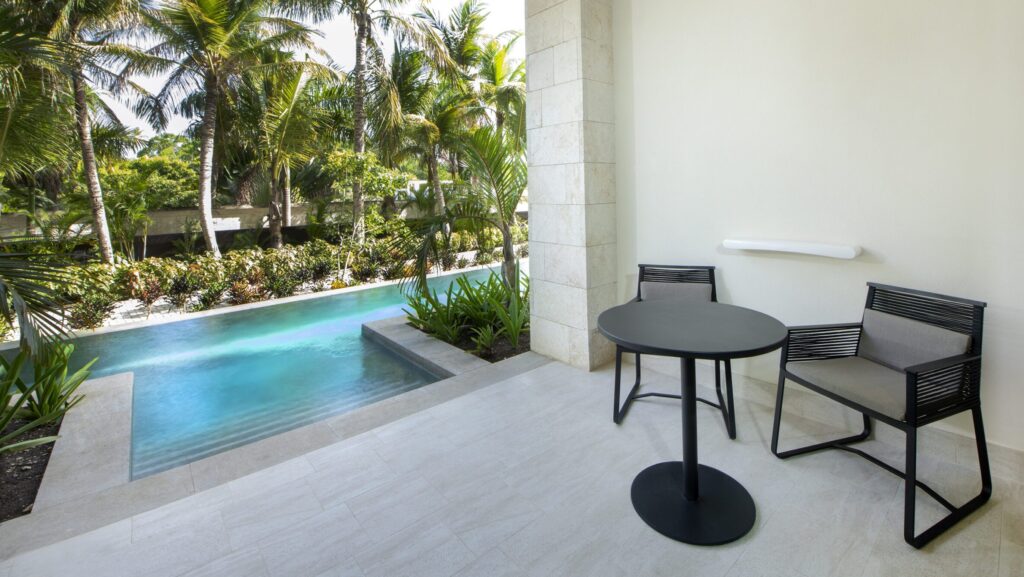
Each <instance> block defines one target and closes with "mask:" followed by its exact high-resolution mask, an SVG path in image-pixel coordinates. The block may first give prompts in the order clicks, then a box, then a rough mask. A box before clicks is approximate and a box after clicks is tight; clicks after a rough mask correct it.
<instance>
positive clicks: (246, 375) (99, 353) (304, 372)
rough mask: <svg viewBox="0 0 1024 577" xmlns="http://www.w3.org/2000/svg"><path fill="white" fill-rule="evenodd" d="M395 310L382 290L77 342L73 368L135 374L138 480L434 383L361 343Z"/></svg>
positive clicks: (443, 282) (389, 292) (397, 302)
mask: <svg viewBox="0 0 1024 577" xmlns="http://www.w3.org/2000/svg"><path fill="white" fill-rule="evenodd" d="M488 274H490V272H489V271H487V270H480V271H474V272H471V273H468V276H470V277H471V278H474V279H481V280H482V279H484V278H486V276H487V275H488ZM454 278H455V277H454V276H445V277H438V278H434V279H431V285H432V286H434V287H437V288H444V287H446V286H447V285H448V283H450V282H452V281H453V280H454ZM404 303H405V297H404V296H403V295H402V292H401V289H400V287H399V286H397V285H388V286H383V287H378V288H372V289H365V290H357V291H351V292H345V293H341V294H333V295H325V296H322V297H318V298H310V299H305V300H299V301H292V302H287V303H281V304H274V305H268V306H262V307H258V308H248V309H246V310H241V311H234V312H225V313H223V314H216V315H209V316H204V317H200V318H193V319H188V320H182V321H175V322H170V323H165V324H159V325H152V326H147V327H141V328H135V329H127V330H121V331H114V332H108V333H100V334H95V335H87V336H83V337H79V338H78V339H76V340H75V345H76V350H75V360H76V362H77V363H84V362H85V361H87V360H88V359H92V358H93V357H99V359H100V360H99V362H97V364H96V365H95V366H94V367H93V377H100V376H104V375H112V374H117V373H124V372H132V373H134V375H135V380H134V382H135V385H134V396H133V400H132V456H131V475H132V479H138V478H141V477H145V476H148V475H152V474H154V473H158V472H160V471H165V470H167V469H171V468H173V467H176V466H179V465H184V464H186V463H190V462H192V461H196V460H199V459H202V458H204V457H207V456H209V455H213V454H216V453H219V452H222V451H226V450H228V449H231V448H234V447H238V446H241V445H244V444H247V443H251V442H253V441H256V440H259V439H263V438H266V437H269V436H272V435H275V434H278V433H281V432H284V431H287V430H290V429H294V428H296V427H300V426H303V425H307V424H309V423H313V422H315V421H318V420H321V419H324V418H326V417H328V416H331V415H336V414H339V413H343V412H345V411H349V410H352V409H354V408H357V407H361V406H364V405H368V404H371V403H374V402H376V401H379V400H381V399H384V398H387V397H391V396H394V395H397V394H400V393H403V392H406V391H410V390H413V389H416V388H418V387H422V386H423V385H426V384H429V383H432V382H435V381H436V380H437V377H435V376H434V375H431V374H430V373H428V372H426V371H425V370H423V369H421V368H419V367H418V366H416V365H414V364H412V363H410V362H409V361H407V360H405V359H404V358H402V357H400V356H398V355H396V354H395V353H393V352H391V351H389V350H387V349H386V348H384V347H382V346H380V345H378V344H376V343H373V342H371V341H368V340H366V339H364V338H362V333H361V329H362V324H363V323H366V322H369V321H373V320H377V319H382V318H387V317H393V316H397V315H399V314H401V310H402V307H403V306H404Z"/></svg>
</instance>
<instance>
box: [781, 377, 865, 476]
mask: <svg viewBox="0 0 1024 577" xmlns="http://www.w3.org/2000/svg"><path fill="white" fill-rule="evenodd" d="M785 386H786V373H785V372H784V371H779V386H778V389H777V390H776V392H775V420H774V422H773V423H772V454H773V455H775V456H776V457H778V458H780V459H788V458H790V457H795V456H797V455H805V454H807V453H813V452H815V451H820V450H822V449H846V447H845V446H846V445H849V444H851V443H857V442H860V441H863V440H865V439H867V438H868V437H869V436H871V418H870V417H868V416H867V415H866V414H863V413H861V417H862V418H863V421H864V429H863V430H862V431H861V432H860V433H857V434H856V435H852V436H849V437H843V438H841V439H836V440H834V441H825V442H823V443H815V444H813V445H808V446H806V447H799V448H796V449H790V450H789V451H779V429H780V428H781V425H782V398H783V396H784V395H783V391H784V390H785ZM847 450H850V449H847Z"/></svg>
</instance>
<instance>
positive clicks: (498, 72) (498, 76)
mask: <svg viewBox="0 0 1024 577" xmlns="http://www.w3.org/2000/svg"><path fill="white" fill-rule="evenodd" d="M520 37H521V34H519V33H515V34H510V35H508V36H507V40H506V39H504V38H493V39H491V40H489V41H488V42H487V43H486V44H485V45H484V46H483V48H482V49H481V56H480V72H479V78H480V83H479V86H480V88H479V90H480V98H481V100H482V101H483V102H484V105H485V106H487V107H488V109H489V110H490V111H491V114H493V116H494V130H495V131H496V132H498V133H502V132H504V131H505V130H508V133H509V140H510V141H511V142H512V143H514V144H515V145H516V146H517V147H518V148H520V149H522V148H525V146H526V63H525V62H523V61H521V60H515V59H513V58H512V56H511V53H512V50H513V48H514V47H515V44H516V43H517V42H518V41H519V38H520Z"/></svg>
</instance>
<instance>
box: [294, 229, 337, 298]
mask: <svg viewBox="0 0 1024 577" xmlns="http://www.w3.org/2000/svg"><path fill="white" fill-rule="evenodd" d="M298 260H299V265H298V266H299V268H300V269H301V270H302V276H303V277H306V278H308V281H307V282H311V283H313V290H322V289H323V285H324V284H325V283H326V282H327V280H328V279H330V278H331V276H332V275H333V274H334V271H335V270H337V268H338V261H339V260H340V251H339V250H338V248H337V247H335V246H334V245H332V244H330V243H327V242H325V241H323V240H320V239H314V240H312V241H310V242H308V243H306V244H304V245H302V246H301V247H299V253H298Z"/></svg>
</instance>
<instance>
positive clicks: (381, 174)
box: [323, 149, 409, 227]
mask: <svg viewBox="0 0 1024 577" xmlns="http://www.w3.org/2000/svg"><path fill="white" fill-rule="evenodd" d="M323 170H324V172H326V173H327V174H328V175H330V176H331V177H332V178H333V179H334V185H333V190H334V193H335V194H336V195H337V197H338V198H340V199H342V200H351V198H352V184H353V183H355V182H359V183H361V184H362V190H363V195H364V196H366V197H367V198H383V197H384V196H385V195H388V194H394V192H395V191H396V190H401V189H404V188H405V187H406V186H407V185H408V183H409V175H407V174H405V173H402V172H399V171H397V170H391V169H388V168H385V167H384V166H383V165H381V163H380V161H379V160H377V155H376V154H374V153H372V152H364V153H356V152H352V151H351V150H345V149H343V150H336V151H334V152H332V153H330V154H329V155H327V158H326V162H325V163H324V168H323ZM367 227H369V224H367Z"/></svg>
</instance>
